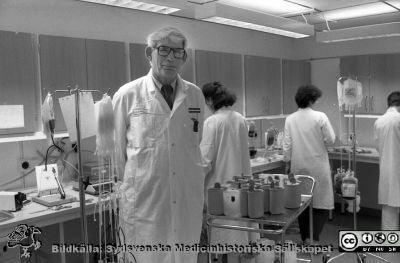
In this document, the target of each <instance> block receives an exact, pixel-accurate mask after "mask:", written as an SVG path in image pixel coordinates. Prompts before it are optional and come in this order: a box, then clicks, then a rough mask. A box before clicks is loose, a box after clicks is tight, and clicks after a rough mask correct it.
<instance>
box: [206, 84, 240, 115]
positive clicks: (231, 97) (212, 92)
mask: <svg viewBox="0 0 400 263" xmlns="http://www.w3.org/2000/svg"><path fill="white" fill-rule="evenodd" d="M202 91H203V95H204V98H205V99H206V101H207V100H211V103H212V104H211V106H212V108H213V109H214V110H215V111H217V110H219V109H220V108H222V107H225V106H232V105H233V104H235V102H236V95H235V94H233V93H232V92H231V91H229V90H228V89H226V88H225V87H224V86H223V85H222V84H221V83H219V82H218V81H214V82H210V83H207V84H204V85H203V88H202Z"/></svg>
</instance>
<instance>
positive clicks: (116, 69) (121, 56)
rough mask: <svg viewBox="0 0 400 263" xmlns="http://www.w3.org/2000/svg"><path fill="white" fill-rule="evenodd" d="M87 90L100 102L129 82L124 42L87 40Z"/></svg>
mask: <svg viewBox="0 0 400 263" xmlns="http://www.w3.org/2000/svg"><path fill="white" fill-rule="evenodd" d="M86 58H87V61H86V63H87V88H88V89H90V90H99V91H101V92H100V93H99V92H93V98H94V100H95V101H98V100H100V99H101V98H102V96H103V94H104V93H106V92H108V95H110V96H111V97H112V95H114V93H115V92H116V91H117V90H118V89H119V88H120V87H121V86H122V85H123V84H125V83H126V82H127V77H126V75H127V74H126V71H127V69H126V62H125V45H124V43H122V42H113V41H103V40H86Z"/></svg>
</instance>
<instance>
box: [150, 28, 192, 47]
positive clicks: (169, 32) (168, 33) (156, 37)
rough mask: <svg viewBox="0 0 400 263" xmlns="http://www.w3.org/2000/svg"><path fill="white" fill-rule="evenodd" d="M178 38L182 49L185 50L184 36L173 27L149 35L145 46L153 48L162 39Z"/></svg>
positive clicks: (185, 41)
mask: <svg viewBox="0 0 400 263" xmlns="http://www.w3.org/2000/svg"><path fill="white" fill-rule="evenodd" d="M172 37H173V38H178V39H180V40H182V44H183V48H186V45H187V39H186V37H185V35H184V34H183V33H182V32H181V31H180V30H179V29H177V28H175V27H171V26H169V27H163V28H160V29H158V30H157V31H155V32H153V33H151V34H150V35H149V36H148V37H147V46H148V47H152V48H155V47H157V44H158V43H159V42H160V41H161V40H163V39H171V38H172Z"/></svg>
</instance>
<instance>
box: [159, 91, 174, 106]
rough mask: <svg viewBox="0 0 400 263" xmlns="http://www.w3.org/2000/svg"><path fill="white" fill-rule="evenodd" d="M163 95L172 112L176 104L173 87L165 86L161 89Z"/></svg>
mask: <svg viewBox="0 0 400 263" xmlns="http://www.w3.org/2000/svg"><path fill="white" fill-rule="evenodd" d="M161 94H162V95H163V97H164V99H165V101H166V102H167V104H168V106H169V108H170V109H171V110H172V105H173V104H174V101H173V98H172V97H173V95H174V90H173V89H172V86H171V85H164V86H162V87H161Z"/></svg>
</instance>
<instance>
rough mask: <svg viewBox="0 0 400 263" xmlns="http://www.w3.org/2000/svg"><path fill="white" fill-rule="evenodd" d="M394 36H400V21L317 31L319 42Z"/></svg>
mask: <svg viewBox="0 0 400 263" xmlns="http://www.w3.org/2000/svg"><path fill="white" fill-rule="evenodd" d="M394 36H400V22H393V23H386V24H377V25H369V26H359V27H350V28H344V29H337V30H331V31H324V32H317V33H316V40H317V42H324V43H331V42H341V41H350V40H359V39H371V38H381V37H394Z"/></svg>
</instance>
